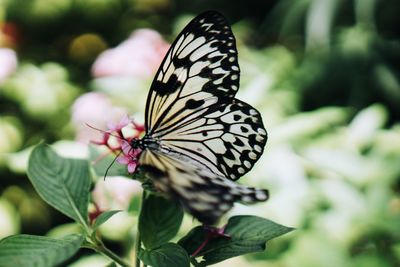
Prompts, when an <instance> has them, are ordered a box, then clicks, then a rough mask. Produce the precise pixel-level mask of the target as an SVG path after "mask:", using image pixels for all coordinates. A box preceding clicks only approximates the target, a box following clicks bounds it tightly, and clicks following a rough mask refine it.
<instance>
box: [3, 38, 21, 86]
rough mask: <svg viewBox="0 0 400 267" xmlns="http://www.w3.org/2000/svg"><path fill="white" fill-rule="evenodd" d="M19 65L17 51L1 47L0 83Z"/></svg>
mask: <svg viewBox="0 0 400 267" xmlns="http://www.w3.org/2000/svg"><path fill="white" fill-rule="evenodd" d="M0 37H1V36H0ZM17 65H18V61H17V54H16V53H15V51H14V50H12V49H9V48H0V83H1V82H3V81H4V80H5V79H7V77H9V76H10V75H11V74H13V73H14V72H15V70H16V69H17Z"/></svg>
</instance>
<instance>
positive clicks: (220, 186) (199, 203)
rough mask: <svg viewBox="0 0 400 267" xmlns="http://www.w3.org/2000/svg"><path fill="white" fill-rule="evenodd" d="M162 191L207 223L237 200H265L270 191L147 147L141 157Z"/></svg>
mask: <svg viewBox="0 0 400 267" xmlns="http://www.w3.org/2000/svg"><path fill="white" fill-rule="evenodd" d="M140 165H141V168H142V170H144V171H145V172H146V173H147V174H148V175H149V176H150V177H151V178H152V180H153V182H154V185H155V186H156V188H158V189H159V190H160V191H162V192H164V193H166V194H167V195H168V196H171V197H173V198H174V199H176V200H177V201H179V202H180V203H181V204H182V206H183V207H184V208H185V209H186V210H187V211H188V212H189V213H191V214H192V215H193V216H195V217H196V218H197V219H198V220H200V221H201V222H203V223H205V224H214V223H215V222H216V221H217V220H218V218H220V217H221V216H222V215H223V214H224V213H226V212H227V211H228V210H229V209H230V208H231V207H232V206H233V203H234V202H236V201H241V202H244V203H253V202H257V201H265V200H267V198H268V191H267V190H263V189H255V188H251V187H246V186H244V185H240V184H237V183H235V182H233V181H231V180H228V179H226V178H224V177H223V176H219V175H216V174H215V173H213V172H210V171H209V170H208V169H206V168H204V166H202V165H199V164H197V163H196V162H193V160H191V159H190V158H187V157H186V156H184V155H179V154H168V153H158V152H155V151H149V150H147V151H144V152H143V155H142V157H141V160H140Z"/></svg>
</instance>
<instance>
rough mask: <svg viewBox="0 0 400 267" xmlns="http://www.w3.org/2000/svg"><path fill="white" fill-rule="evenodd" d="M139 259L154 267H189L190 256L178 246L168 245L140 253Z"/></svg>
mask: <svg viewBox="0 0 400 267" xmlns="http://www.w3.org/2000/svg"><path fill="white" fill-rule="evenodd" d="M139 259H140V260H141V261H143V263H144V264H146V265H149V266H152V267H178V266H179V267H189V265H190V261H189V255H188V254H187V253H186V251H185V250H184V249H183V248H182V247H180V246H179V245H177V244H174V243H166V244H163V245H161V246H160V247H158V248H156V249H152V250H141V251H139Z"/></svg>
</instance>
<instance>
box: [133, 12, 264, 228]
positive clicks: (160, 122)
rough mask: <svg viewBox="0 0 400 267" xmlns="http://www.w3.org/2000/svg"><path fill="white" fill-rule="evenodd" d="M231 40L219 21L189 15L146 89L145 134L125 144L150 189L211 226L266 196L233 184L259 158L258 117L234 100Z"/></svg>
mask: <svg viewBox="0 0 400 267" xmlns="http://www.w3.org/2000/svg"><path fill="white" fill-rule="evenodd" d="M239 72H240V70H239V65H238V57H237V49H236V42H235V37H234V36H233V33H232V30H231V28H230V26H229V24H228V22H227V20H226V19H225V18H224V16H223V15H221V14H220V13H218V12H216V11H207V12H204V13H202V14H200V15H199V16H197V17H195V18H194V19H193V20H192V21H191V22H190V23H189V24H188V25H187V26H186V27H185V28H184V29H183V30H182V32H181V33H180V34H179V35H178V37H177V38H176V40H175V41H174V42H173V44H172V45H171V47H170V49H169V51H168V52H167V54H166V56H165V58H164V60H163V61H162V63H161V66H160V68H159V69H158V71H157V73H156V75H155V78H154V80H153V82H152V84H151V87H150V91H149V94H148V97H147V102H146V110H145V129H146V130H145V135H144V136H143V137H142V138H138V139H133V140H131V141H130V146H131V148H132V149H140V150H141V151H142V152H141V154H140V156H139V159H138V160H139V166H140V169H141V170H142V171H144V172H145V173H146V174H147V175H148V176H149V178H151V180H152V182H153V184H154V185H155V187H156V188H157V189H158V190H159V191H161V192H162V193H164V194H165V195H167V196H169V197H171V198H173V199H175V200H176V201H178V202H179V203H180V204H181V205H182V206H183V208H184V209H185V210H186V211H187V212H189V213H190V214H192V215H193V216H194V217H195V218H197V219H198V220H199V221H200V222H202V223H204V224H207V225H212V224H215V223H216V222H217V221H218V219H219V218H220V217H221V216H222V215H224V214H225V213H226V212H227V211H228V210H229V209H231V208H232V206H233V204H234V202H236V201H239V202H243V203H253V202H257V201H265V200H267V199H268V191H267V190H264V189H255V188H251V187H247V186H245V185H240V184H237V183H236V182H234V181H235V180H237V179H238V178H240V177H241V176H243V175H244V174H245V173H247V172H248V171H250V170H251V169H252V167H253V165H254V163H255V162H256V161H257V160H258V159H259V157H260V156H261V154H262V153H263V150H264V146H265V144H266V142H267V131H266V130H265V128H264V126H263V122H262V119H261V116H260V113H259V112H258V111H257V110H256V109H255V108H253V107H252V106H250V105H249V104H247V103H245V102H243V101H240V100H239V99H236V98H235V94H236V92H237V91H238V89H239Z"/></svg>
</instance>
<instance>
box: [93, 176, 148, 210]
mask: <svg viewBox="0 0 400 267" xmlns="http://www.w3.org/2000/svg"><path fill="white" fill-rule="evenodd" d="M141 191H142V187H141V184H140V182H138V181H136V180H132V179H129V178H125V177H113V178H110V179H106V180H103V179H99V180H98V181H97V182H96V185H95V187H94V190H93V202H94V203H96V205H97V209H98V210H100V211H105V210H110V209H125V210H126V209H127V208H128V207H129V203H130V201H131V199H132V197H133V196H135V195H138V194H139V193H140V192H141Z"/></svg>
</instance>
